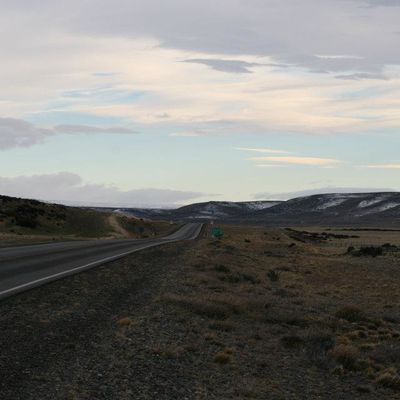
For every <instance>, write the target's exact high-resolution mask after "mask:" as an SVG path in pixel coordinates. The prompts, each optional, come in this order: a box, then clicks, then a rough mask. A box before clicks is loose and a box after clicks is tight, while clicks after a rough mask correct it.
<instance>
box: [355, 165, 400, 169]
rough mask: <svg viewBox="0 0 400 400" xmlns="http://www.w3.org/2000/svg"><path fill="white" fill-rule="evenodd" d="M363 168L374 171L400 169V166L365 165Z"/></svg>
mask: <svg viewBox="0 0 400 400" xmlns="http://www.w3.org/2000/svg"><path fill="white" fill-rule="evenodd" d="M362 167H363V168H372V169H400V164H371V165H363V166H362Z"/></svg>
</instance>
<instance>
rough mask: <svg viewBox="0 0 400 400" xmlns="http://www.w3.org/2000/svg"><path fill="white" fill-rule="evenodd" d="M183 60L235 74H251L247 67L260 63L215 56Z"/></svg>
mask: <svg viewBox="0 0 400 400" xmlns="http://www.w3.org/2000/svg"><path fill="white" fill-rule="evenodd" d="M183 62H186V63H194V64H204V65H207V66H208V67H210V68H212V69H215V70H216V71H222V72H229V73H235V74H251V73H253V71H251V70H250V69H249V68H252V67H257V66H261V65H262V64H258V63H249V62H246V61H241V60H219V59H215V58H212V59H211V58H209V59H200V58H197V59H189V60H184V61H183Z"/></svg>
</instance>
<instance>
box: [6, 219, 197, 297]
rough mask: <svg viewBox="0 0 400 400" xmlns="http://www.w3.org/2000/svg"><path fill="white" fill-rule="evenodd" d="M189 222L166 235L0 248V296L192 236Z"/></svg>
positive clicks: (192, 225)
mask: <svg viewBox="0 0 400 400" xmlns="http://www.w3.org/2000/svg"><path fill="white" fill-rule="evenodd" d="M201 228H202V224H200V223H190V224H186V225H184V226H183V227H182V228H180V229H179V230H177V231H176V232H174V233H173V234H171V235H169V236H165V237H163V238H157V239H140V240H131V239H124V240H90V241H74V242H61V243H48V244H38V245H28V246H18V247H7V248H0V299H3V298H5V297H8V296H11V295H13V294H16V293H19V292H23V291H25V290H28V289H31V288H34V287H37V286H41V285H44V284H46V283H48V282H52V281H54V280H57V279H61V278H63V277H66V276H69V275H73V274H77V273H79V272H82V271H85V270H87V269H90V268H93V267H96V266H98V265H101V264H105V263H107V262H110V261H113V260H116V259H118V258H121V257H124V256H126V255H128V254H131V253H134V252H135V251H139V250H143V249H146V248H149V247H154V246H159V245H162V244H166V243H172V242H177V241H180V240H193V239H195V238H196V237H197V236H198V235H199V233H200V231H201Z"/></svg>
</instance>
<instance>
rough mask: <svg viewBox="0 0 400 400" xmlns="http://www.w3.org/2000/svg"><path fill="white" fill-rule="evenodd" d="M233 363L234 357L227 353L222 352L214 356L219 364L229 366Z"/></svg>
mask: <svg viewBox="0 0 400 400" xmlns="http://www.w3.org/2000/svg"><path fill="white" fill-rule="evenodd" d="M231 361H232V356H231V354H229V352H227V351H220V352H218V353H217V354H216V355H215V356H214V362H216V363H218V364H229V363H230V362H231Z"/></svg>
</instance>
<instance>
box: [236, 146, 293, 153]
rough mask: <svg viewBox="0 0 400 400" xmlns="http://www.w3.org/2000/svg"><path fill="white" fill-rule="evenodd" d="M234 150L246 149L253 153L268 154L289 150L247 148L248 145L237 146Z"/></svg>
mask: <svg viewBox="0 0 400 400" xmlns="http://www.w3.org/2000/svg"><path fill="white" fill-rule="evenodd" d="M236 150H239V151H248V152H254V153H269V154H289V153H290V152H289V151H286V150H276V149H269V148H258V147H257V148H249V147H238V148H236Z"/></svg>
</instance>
